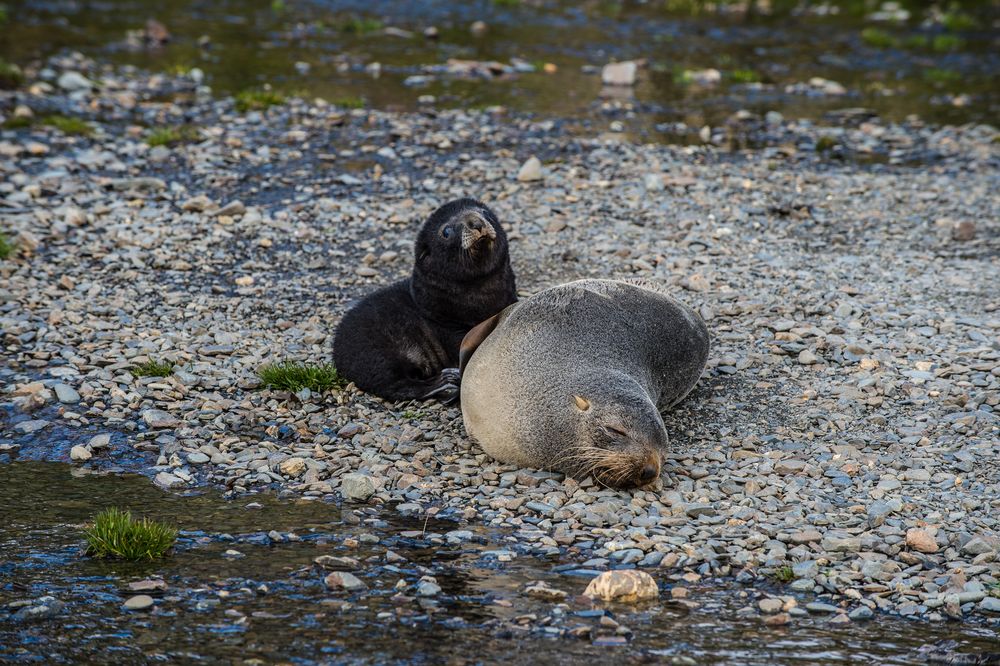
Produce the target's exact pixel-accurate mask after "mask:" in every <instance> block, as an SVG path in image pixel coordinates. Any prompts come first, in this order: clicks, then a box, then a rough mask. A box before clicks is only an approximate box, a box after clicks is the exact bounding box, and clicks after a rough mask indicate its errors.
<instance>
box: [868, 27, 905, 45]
mask: <svg viewBox="0 0 1000 666" xmlns="http://www.w3.org/2000/svg"><path fill="white" fill-rule="evenodd" d="M861 41H863V42H864V43H865V44H867V45H868V46H874V47H875V48H878V49H888V48H892V47H894V46H899V40H897V39H896V38H895V37H893V36H892V35H890V34H889V33H887V32H886V31H885V30H880V29H878V28H865V29H864V30H862V31H861Z"/></svg>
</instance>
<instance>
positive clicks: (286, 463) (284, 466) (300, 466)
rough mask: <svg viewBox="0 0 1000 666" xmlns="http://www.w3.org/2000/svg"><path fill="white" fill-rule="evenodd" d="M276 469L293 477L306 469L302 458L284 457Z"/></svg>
mask: <svg viewBox="0 0 1000 666" xmlns="http://www.w3.org/2000/svg"><path fill="white" fill-rule="evenodd" d="M278 471H280V472H281V473H282V474H283V475H284V476H290V477H292V478H295V477H297V476H300V475H301V474H302V472H304V471H306V461H305V460H303V459H302V458H294V457H293V458H286V459H285V460H282V461H281V463H280V464H279V465H278ZM366 499H367V498H366Z"/></svg>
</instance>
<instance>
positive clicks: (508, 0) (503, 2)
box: [493, 0, 521, 7]
mask: <svg viewBox="0 0 1000 666" xmlns="http://www.w3.org/2000/svg"><path fill="white" fill-rule="evenodd" d="M493 4H494V5H498V6H500V7H518V6H520V4H521V0H493Z"/></svg>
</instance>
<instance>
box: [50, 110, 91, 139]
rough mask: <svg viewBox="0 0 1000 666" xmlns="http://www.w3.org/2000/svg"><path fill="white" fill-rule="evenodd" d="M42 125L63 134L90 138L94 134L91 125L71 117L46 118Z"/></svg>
mask: <svg viewBox="0 0 1000 666" xmlns="http://www.w3.org/2000/svg"><path fill="white" fill-rule="evenodd" d="M42 124H43V125H47V126H49V127H54V128H56V129H57V130H59V131H60V132H62V133H63V134H70V135H76V136H90V135H91V134H93V133H94V128H93V127H91V125H90V123H88V122H85V121H83V120H80V119H79V118H73V117H71V116H58V115H57V116H45V117H44V118H42Z"/></svg>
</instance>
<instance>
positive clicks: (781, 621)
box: [761, 613, 792, 627]
mask: <svg viewBox="0 0 1000 666" xmlns="http://www.w3.org/2000/svg"><path fill="white" fill-rule="evenodd" d="M791 621H792V616H791V615H789V614H788V613H778V614H777V615H764V616H763V617H761V622H763V623H764V624H766V625H768V626H771V627H780V626H782V625H785V624H789V623H791Z"/></svg>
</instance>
